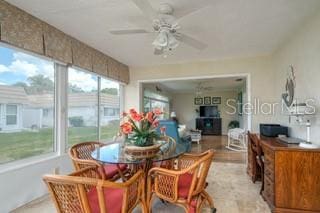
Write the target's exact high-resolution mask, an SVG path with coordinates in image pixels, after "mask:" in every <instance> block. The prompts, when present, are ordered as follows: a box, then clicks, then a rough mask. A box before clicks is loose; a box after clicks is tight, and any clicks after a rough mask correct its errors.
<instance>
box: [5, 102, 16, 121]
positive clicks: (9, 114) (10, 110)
mask: <svg viewBox="0 0 320 213" xmlns="http://www.w3.org/2000/svg"><path fill="white" fill-rule="evenodd" d="M17 123H18V106H17V105H13V104H7V105H6V125H17Z"/></svg>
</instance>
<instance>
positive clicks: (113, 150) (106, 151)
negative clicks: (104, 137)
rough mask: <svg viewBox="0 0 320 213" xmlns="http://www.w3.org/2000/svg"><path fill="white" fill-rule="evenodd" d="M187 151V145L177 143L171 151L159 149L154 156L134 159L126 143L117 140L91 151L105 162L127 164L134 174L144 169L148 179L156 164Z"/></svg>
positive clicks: (98, 159)
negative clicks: (129, 154) (126, 147)
mask: <svg viewBox="0 0 320 213" xmlns="http://www.w3.org/2000/svg"><path fill="white" fill-rule="evenodd" d="M186 151H187V148H186V146H184V145H181V144H178V143H177V144H176V145H175V148H174V149H170V151H159V153H158V154H157V155H156V156H154V157H152V158H144V159H132V157H130V156H128V155H127V154H126V153H125V145H124V143H123V142H117V143H111V144H106V145H105V146H101V147H97V148H96V149H95V150H94V151H93V152H92V153H91V156H92V158H93V159H95V160H97V161H99V162H101V163H104V164H117V165H119V164H127V165H128V166H129V168H130V170H131V173H132V174H134V173H135V172H136V171H137V170H138V169H143V170H144V173H145V180H146V179H147V176H148V172H149V170H150V169H151V168H152V167H153V166H154V165H157V164H158V165H161V163H163V162H172V161H171V160H174V159H175V158H177V157H179V156H180V155H182V154H183V153H185V152H186ZM145 186H146V185H145Z"/></svg>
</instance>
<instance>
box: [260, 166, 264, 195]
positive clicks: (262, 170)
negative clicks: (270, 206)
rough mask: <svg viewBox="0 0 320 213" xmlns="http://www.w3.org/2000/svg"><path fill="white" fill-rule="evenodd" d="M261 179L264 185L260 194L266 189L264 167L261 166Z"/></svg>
mask: <svg viewBox="0 0 320 213" xmlns="http://www.w3.org/2000/svg"><path fill="white" fill-rule="evenodd" d="M261 181H262V185H261V189H260V194H262V192H263V190H264V168H263V167H262V168H261Z"/></svg>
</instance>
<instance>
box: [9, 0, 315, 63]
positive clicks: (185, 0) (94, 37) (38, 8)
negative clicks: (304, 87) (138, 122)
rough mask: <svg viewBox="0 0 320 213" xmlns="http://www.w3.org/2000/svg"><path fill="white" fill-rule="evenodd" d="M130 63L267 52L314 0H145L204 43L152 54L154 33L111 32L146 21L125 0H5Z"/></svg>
mask: <svg viewBox="0 0 320 213" xmlns="http://www.w3.org/2000/svg"><path fill="white" fill-rule="evenodd" d="M7 1H8V2H10V3H12V4H14V5H16V6H18V7H20V8H22V9H23V10H25V11H27V12H29V13H31V14H33V15H35V16H36V17H38V18H40V19H42V20H44V21H46V22H48V23H49V24H52V25H53V26H55V27H57V28H59V29H61V30H62V31H64V32H66V33H68V34H70V35H72V36H74V37H76V38H77V39H79V40H81V41H83V42H85V43H87V44H89V45H91V46H93V47H95V48H96V49H99V50H101V51H102V52H105V53H106V54H108V55H110V56H113V57H115V58H116V59H118V60H120V61H122V62H124V63H126V64H128V65H130V66H149V65H158V64H166V63H181V62H190V61H201V60H212V59H221V58H234V57H247V56H257V55H266V54H270V53H272V52H273V51H274V50H275V49H276V48H277V47H278V46H279V45H281V44H282V42H284V41H285V40H286V39H287V38H288V37H289V36H290V34H293V33H294V32H295V30H297V29H298V28H299V26H301V25H302V24H303V22H304V21H305V20H306V19H307V18H308V17H309V16H311V15H313V14H314V13H315V12H316V11H319V8H320V1H319V0H236V1H235V0H150V2H151V4H152V6H153V7H154V8H155V9H157V8H158V7H159V5H160V3H163V2H165V3H169V4H171V5H172V6H173V7H174V10H175V13H174V15H176V16H182V15H183V14H186V13H189V12H190V11H193V10H194V9H199V8H202V9H200V10H197V11H195V12H193V13H191V14H189V15H188V16H186V17H184V18H182V19H181V20H180V25H181V26H182V28H181V32H183V33H185V34H188V35H190V36H192V37H194V38H196V39H198V40H201V41H203V42H204V43H206V44H208V47H207V48H206V49H205V50H202V51H199V50H195V49H193V48H191V47H189V46H186V45H184V44H181V45H180V46H179V47H178V48H177V49H176V50H174V51H173V52H172V53H171V54H170V55H169V56H168V57H167V58H163V57H161V56H154V55H153V47H152V45H151V42H152V41H153V39H154V36H155V35H154V34H147V35H142V34H139V35H122V36H119V35H118V36H117V35H112V34H110V33H109V30H111V29H113V30H114V29H133V28H143V29H146V30H151V29H152V28H151V24H150V22H149V21H148V19H147V18H145V17H144V16H143V13H142V12H141V11H140V10H139V9H138V7H137V6H136V5H135V4H134V3H133V2H132V1H131V0H7Z"/></svg>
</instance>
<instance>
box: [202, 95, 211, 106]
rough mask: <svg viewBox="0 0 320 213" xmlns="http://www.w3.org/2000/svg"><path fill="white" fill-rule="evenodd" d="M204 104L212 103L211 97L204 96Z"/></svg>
mask: <svg viewBox="0 0 320 213" xmlns="http://www.w3.org/2000/svg"><path fill="white" fill-rule="evenodd" d="M203 102H204V105H211V97H204V98H203Z"/></svg>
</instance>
